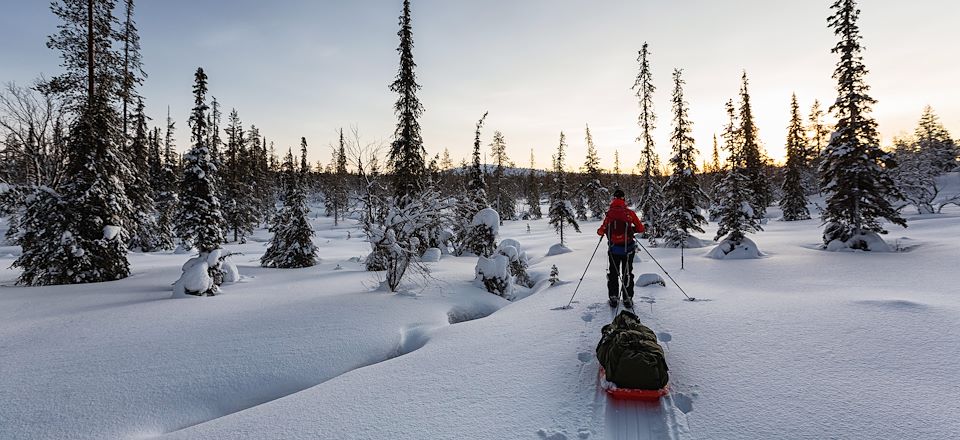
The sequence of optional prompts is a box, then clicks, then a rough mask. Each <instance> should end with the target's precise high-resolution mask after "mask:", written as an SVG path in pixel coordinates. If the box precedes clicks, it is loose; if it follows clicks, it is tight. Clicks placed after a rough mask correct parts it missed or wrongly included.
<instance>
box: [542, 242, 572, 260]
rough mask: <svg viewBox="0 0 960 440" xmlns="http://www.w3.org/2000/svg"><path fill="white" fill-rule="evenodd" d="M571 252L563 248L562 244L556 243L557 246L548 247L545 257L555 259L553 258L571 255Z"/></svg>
mask: <svg viewBox="0 0 960 440" xmlns="http://www.w3.org/2000/svg"><path fill="white" fill-rule="evenodd" d="M571 252H573V250H571V249H570V248H568V247H566V246H564V245H562V244H560V243H557V244H555V245H553V246H550V250H548V251H547V256H548V257H555V256H557V255H563V254H569V253H571Z"/></svg>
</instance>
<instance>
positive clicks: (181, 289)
mask: <svg viewBox="0 0 960 440" xmlns="http://www.w3.org/2000/svg"><path fill="white" fill-rule="evenodd" d="M207 261H208V260H207V257H206V256H205V255H200V256H198V257H193V258H191V259H189V260H187V262H186V263H184V264H183V274H181V275H180V279H178V280H177V282H175V283H173V297H174V298H185V297H186V296H187V294H188V292H206V291H208V290H210V289H211V288H212V287H213V278H211V277H210V272H209V266H207Z"/></svg>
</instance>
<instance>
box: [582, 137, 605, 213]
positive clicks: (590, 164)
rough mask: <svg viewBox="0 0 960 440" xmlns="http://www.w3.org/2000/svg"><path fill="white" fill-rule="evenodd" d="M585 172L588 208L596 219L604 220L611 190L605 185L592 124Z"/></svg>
mask: <svg viewBox="0 0 960 440" xmlns="http://www.w3.org/2000/svg"><path fill="white" fill-rule="evenodd" d="M583 173H584V176H583V177H584V178H586V182H585V183H584V185H583V196H584V197H585V199H586V208H587V209H588V210H589V211H590V217H591V218H593V219H594V220H603V216H604V215H605V214H606V213H607V204H608V203H609V202H610V191H609V190H607V188H606V187H604V186H603V183H602V177H603V170H602V169H600V157H598V156H597V147H596V146H595V145H593V135H591V134H590V126H589V125H588V126H587V159H586V161H585V162H584V164H583Z"/></svg>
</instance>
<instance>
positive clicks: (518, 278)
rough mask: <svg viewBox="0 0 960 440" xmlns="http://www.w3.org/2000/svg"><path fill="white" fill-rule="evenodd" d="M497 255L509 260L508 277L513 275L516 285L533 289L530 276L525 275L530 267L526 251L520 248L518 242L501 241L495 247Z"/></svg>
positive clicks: (511, 240)
mask: <svg viewBox="0 0 960 440" xmlns="http://www.w3.org/2000/svg"><path fill="white" fill-rule="evenodd" d="M497 254H499V255H503V256H505V257H507V258H509V259H510V265H509V269H510V275H513V278H514V281H515V282H516V283H517V284H519V285H521V286H524V287H527V288H532V287H533V284H534V283H533V280H532V279H531V278H530V274H528V273H527V268H528V267H530V260H529V258H527V253H526V251H524V250H523V247H522V246H520V242H518V241H516V240H513V239H509V238H508V239H506V240H503V241H502V242H500V246H498V247H497Z"/></svg>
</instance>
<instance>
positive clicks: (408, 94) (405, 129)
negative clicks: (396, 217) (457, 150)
mask: <svg viewBox="0 0 960 440" xmlns="http://www.w3.org/2000/svg"><path fill="white" fill-rule="evenodd" d="M397 35H398V36H399V37H400V46H399V47H398V48H397V52H399V53H400V68H399V71H398V72H397V78H396V80H395V81H394V82H393V84H391V85H390V90H391V91H393V92H395V93H397V94H398V95H400V96H399V98H397V103H396V105H395V106H394V111H395V112H396V114H397V117H398V118H399V121H398V122H397V129H396V131H394V134H393V137H394V140H393V143H391V144H390V155H389V165H390V166H391V167H392V169H393V194H394V197H395V198H396V202H395V203H397V204H399V205H400V206H403V205H406V204H407V203H409V202H410V201H412V200H413V199H415V198H417V197H419V194H420V192H421V191H422V190H423V184H424V182H425V180H426V172H427V166H426V162H425V160H424V157H425V156H426V150H425V149H424V147H423V139H422V138H421V137H420V122H419V121H418V119H419V117H420V115H421V114H423V105H422V104H420V99H419V98H417V91H418V90H420V85H419V84H417V77H416V74H415V73H414V69H415V68H416V66H417V64H416V63H415V62H414V61H413V28H412V25H411V20H410V0H404V1H403V14H402V15H401V16H400V31H399V32H398V33H397Z"/></svg>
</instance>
